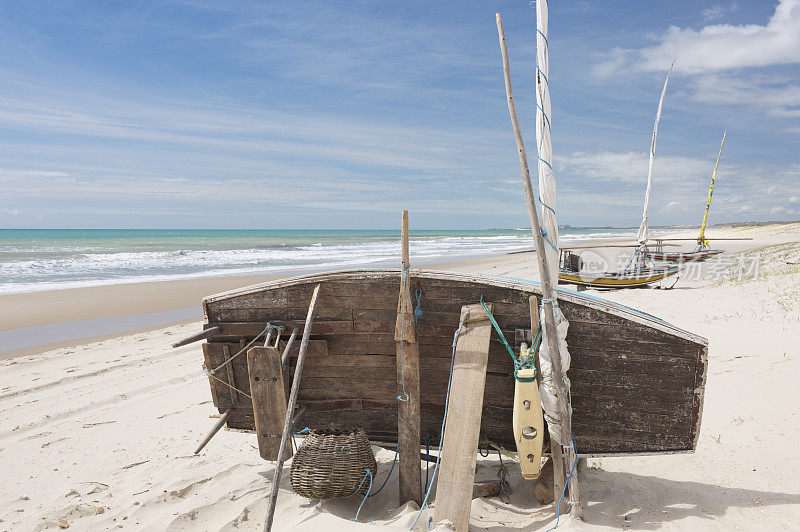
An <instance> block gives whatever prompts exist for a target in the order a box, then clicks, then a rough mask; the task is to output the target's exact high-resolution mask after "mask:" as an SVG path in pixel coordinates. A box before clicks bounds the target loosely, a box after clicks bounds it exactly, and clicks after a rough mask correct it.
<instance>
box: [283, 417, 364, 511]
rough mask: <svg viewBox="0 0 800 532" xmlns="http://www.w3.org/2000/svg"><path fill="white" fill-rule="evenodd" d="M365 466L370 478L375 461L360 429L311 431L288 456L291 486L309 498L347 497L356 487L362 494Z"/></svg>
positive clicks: (354, 491)
mask: <svg viewBox="0 0 800 532" xmlns="http://www.w3.org/2000/svg"><path fill="white" fill-rule="evenodd" d="M367 469H369V470H370V471H372V477H373V478H374V477H375V473H377V471H378V464H377V463H376V462H375V456H373V454H372V448H371V447H370V445H369V440H368V439H367V435H366V433H364V431H363V430H359V431H357V432H352V433H350V434H321V433H318V432H311V433H310V434H309V435H308V436H306V439H305V442H304V443H303V445H302V446H301V447H300V448H299V449H298V450H297V453H296V454H295V455H294V458H293V459H292V474H291V477H292V489H293V490H294V491H295V492H296V493H298V494H300V495H302V496H304V497H308V498H309V499H333V498H337V497H348V496H350V495H353V494H354V493H356V490H357V491H358V493H360V494H362V495H363V494H365V493H366V492H367V489H369V479H367V480H364V477H365V475H366V470H367ZM362 481H364V482H363V483H362ZM359 485H360V487H359Z"/></svg>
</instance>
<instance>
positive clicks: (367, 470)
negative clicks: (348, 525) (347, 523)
mask: <svg viewBox="0 0 800 532" xmlns="http://www.w3.org/2000/svg"><path fill="white" fill-rule="evenodd" d="M364 470H365V471H366V472H367V473H366V474H365V475H364V478H363V479H361V484H359V485H358V489H357V490H356V491H355V493H358V490H360V489H361V485H362V484H364V481H365V480H366V479H367V476H369V487H368V488H367V493H366V494H365V495H364V498H363V499H362V500H361V504H359V505H358V510H357V511H356V516H355V517H354V518H352V519H350V520H351V521H358V514H360V513H361V508H363V506H364V503H365V502H367V497H369V490H371V489H372V471H370V469H369V468H368V467H365V468H364ZM350 495H353V494H352V493H351V494H350ZM350 495H348V497H349V496H350Z"/></svg>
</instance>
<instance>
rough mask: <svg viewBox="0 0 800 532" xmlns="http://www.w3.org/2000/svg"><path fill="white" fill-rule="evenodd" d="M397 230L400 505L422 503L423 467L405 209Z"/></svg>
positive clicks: (417, 348)
mask: <svg viewBox="0 0 800 532" xmlns="http://www.w3.org/2000/svg"><path fill="white" fill-rule="evenodd" d="M400 233H401V243H402V246H401V248H402V261H403V262H402V269H401V271H400V295H399V296H398V299H397V320H396V322H395V330H394V339H395V342H396V349H395V354H396V356H397V383H398V386H397V394H398V397H400V398H401V399H400V400H399V403H398V407H397V444H398V456H397V459H398V461H399V464H398V475H399V476H398V478H399V487H400V489H399V498H400V501H399V504H400V505H403V504H405V503H406V502H408V501H414V502H416V503H417V504H422V468H421V467H420V462H419V448H420V404H419V344H418V343H417V338H416V330H415V328H416V324H415V323H414V307H413V305H412V303H411V289H410V287H409V283H410V281H411V275H410V272H409V269H410V268H411V259H410V252H409V244H408V241H409V236H408V211H403V213H402V217H401V232H400Z"/></svg>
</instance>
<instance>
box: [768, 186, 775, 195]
mask: <svg viewBox="0 0 800 532" xmlns="http://www.w3.org/2000/svg"><path fill="white" fill-rule="evenodd" d="M773 192H775V185H770V186H768V187H767V194H772V193H773Z"/></svg>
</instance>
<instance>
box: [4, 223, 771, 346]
mask: <svg viewBox="0 0 800 532" xmlns="http://www.w3.org/2000/svg"><path fill="white" fill-rule="evenodd" d="M768 228H769V226H761V227H754V228H747V229H746V230H745V231H747V232H748V233H750V232H762V231H764V230H767V229H768ZM741 231H742V229H741V228H730V229H727V230H724V231H719V233H730V232H734V233H735V234H737V235H739V234H741ZM687 235H689V233H688V232H682V233H675V234H671V235H669V236H670V237H684V236H687ZM691 236H693V233H692V235H691ZM719 236H722V234H719ZM712 240H713V239H712ZM628 241H630V239H628V238H607V239H602V243H619V242H628ZM583 242H585V241H576V242H571V243H572V244H575V245H580V244H581V243H583ZM592 242H593V243H598V240H596V239H595V240H593V241H592ZM753 246H755V241H753V242H752V243H748V242H746V241H745V242H736V243H734V242H726V243H725V245H724V246H721V247H724V248H725V249H726V251H730V252H736V251H742V250H745V249H749V248H750V247H753ZM624 253H626V251H625V248H621V249H615V250H608V249H606V250H603V252H602V254H604V255H605V256H606V257H607V258H608V263H609V264H612V263H613V257H614V256H615V255H616V256H620V254H624ZM530 256H531V255H530V254H514V255H509V254H508V253H504V254H501V255H496V254H495V255H479V256H471V257H453V259H454V260H448V261H445V262H437V261H436V260H435V259H434V260H430V259H429V260H420V261H418V262H417V263H416V264H415V263H414V261H413V258H412V268H413V267H424V268H425V269H433V270H445V271H481V272H482V273H485V274H490V275H500V276H502V275H505V274H508V273H510V272H514V273H515V276H518V277H519V276H520V275H522V276H524V277H525V278H526V279H531V280H536V279H538V267H537V265H536V261H535V260H529V257H530ZM448 258H449V257H448ZM392 266H393V264H391V263H389V262H388V261H381V262H379V263H372V264H370V265H369V267H372V268H385V267H392ZM354 268H355V267H354ZM311 271H324V270H323V269H320V270H309V269H304V270H293V271H291V272H288V273H285V272H284V273H281V274H263V275H230V276H217V277H199V278H191V279H178V280H170V281H149V282H135V283H119V284H108V285H100V286H89V287H79V288H64V289H58V290H44V291H40V292H24V293H15V294H4V295H0V360H7V359H12V358H16V357H20V356H27V355H33V354H37V353H42V352H45V351H48V350H51V349H57V348H62V347H72V346H77V345H81V344H83V343H88V342H93V341H99V340H101V339H108V338H113V337H118V336H120V335H125V334H132V333H135V332H146V331H153V330H156V329H160V328H164V327H167V326H170V325H175V324H179V323H190V322H193V321H200V320H202V319H203V313H202V308H201V307H200V302H201V300H202V298H203V297H205V296H208V295H211V294H216V293H220V292H225V291H228V290H233V289H235V288H240V287H244V286H249V285H253V284H258V283H262V282H267V281H271V280H275V279H281V278H286V277H291V276H294V275H301V274H305V273H310V272H311ZM179 309H185V314H184V315H182V316H179V317H177V318H176V317H175V316H174V313H175V312H176V311H178V310H179ZM191 309H195V311H194V312H195V316H196V317H189V316H191V315H190V314H189V313H190V312H191ZM157 315H160V316H162V317H163V319H160V320H159V319H153V317H155V316H157ZM79 330H80V331H83V332H82V333H78V331H79ZM26 335H29V336H30V337H32V338H36V340H35V341H26V339H25V338H24V337H25V336H26Z"/></svg>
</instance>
